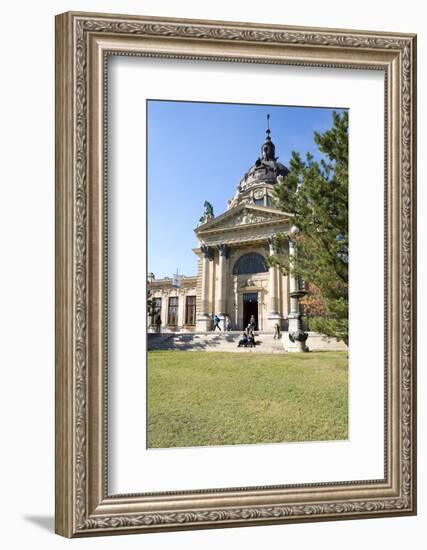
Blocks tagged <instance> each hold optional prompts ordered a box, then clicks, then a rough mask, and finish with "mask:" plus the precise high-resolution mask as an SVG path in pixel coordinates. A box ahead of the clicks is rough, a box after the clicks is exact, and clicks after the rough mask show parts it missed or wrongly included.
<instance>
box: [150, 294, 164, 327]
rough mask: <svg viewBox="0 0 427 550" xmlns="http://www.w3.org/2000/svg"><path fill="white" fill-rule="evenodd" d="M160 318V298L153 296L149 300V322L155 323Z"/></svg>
mask: <svg viewBox="0 0 427 550" xmlns="http://www.w3.org/2000/svg"><path fill="white" fill-rule="evenodd" d="M161 319H162V299H161V298H153V299H152V301H151V324H152V325H157V324H158V320H160V321H161Z"/></svg>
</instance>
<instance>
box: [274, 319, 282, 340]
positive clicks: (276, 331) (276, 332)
mask: <svg viewBox="0 0 427 550" xmlns="http://www.w3.org/2000/svg"><path fill="white" fill-rule="evenodd" d="M281 337H282V335H281V334H280V326H279V323H276V324H275V325H274V336H273V340H279V339H280V338H281Z"/></svg>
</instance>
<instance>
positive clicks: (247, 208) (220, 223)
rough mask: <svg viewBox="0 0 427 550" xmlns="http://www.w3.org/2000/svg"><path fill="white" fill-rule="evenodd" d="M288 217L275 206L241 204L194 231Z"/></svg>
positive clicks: (272, 220)
mask: <svg viewBox="0 0 427 550" xmlns="http://www.w3.org/2000/svg"><path fill="white" fill-rule="evenodd" d="M289 219H290V215H289V214H286V213H285V212H280V211H278V210H276V209H275V208H268V207H262V206H253V205H247V204H243V205H239V206H237V207H236V208H231V209H230V210H227V211H226V212H224V214H221V215H220V216H218V217H216V218H213V219H211V220H209V221H208V222H207V223H205V224H203V225H201V226H199V227H198V228H197V229H196V230H195V231H196V234H201V233H204V232H205V231H209V232H211V231H222V230H225V229H231V228H240V227H247V226H253V225H257V224H275V223H278V222H282V223H286V222H287V221H289Z"/></svg>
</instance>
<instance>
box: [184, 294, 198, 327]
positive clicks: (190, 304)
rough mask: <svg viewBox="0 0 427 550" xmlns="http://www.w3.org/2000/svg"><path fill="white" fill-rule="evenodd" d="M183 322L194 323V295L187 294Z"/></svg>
mask: <svg viewBox="0 0 427 550" xmlns="http://www.w3.org/2000/svg"><path fill="white" fill-rule="evenodd" d="M185 324H186V325H195V324H196V297H195V296H187V297H186V300H185Z"/></svg>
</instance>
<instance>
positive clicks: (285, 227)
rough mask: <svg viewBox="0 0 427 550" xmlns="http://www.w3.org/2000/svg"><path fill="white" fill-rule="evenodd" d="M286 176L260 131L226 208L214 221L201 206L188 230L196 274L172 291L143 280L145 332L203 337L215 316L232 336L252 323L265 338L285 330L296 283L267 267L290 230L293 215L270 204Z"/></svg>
mask: <svg viewBox="0 0 427 550" xmlns="http://www.w3.org/2000/svg"><path fill="white" fill-rule="evenodd" d="M287 173H288V169H287V168H286V166H284V165H283V164H281V163H280V162H278V160H277V157H276V156H275V145H274V143H273V142H272V140H271V137H270V130H269V129H267V132H266V138H265V141H264V143H263V144H262V146H261V156H260V157H259V158H258V159H257V160H256V162H255V164H254V165H253V166H251V167H250V169H249V170H248V171H247V172H246V174H245V175H244V176H243V178H242V179H241V181H240V182H239V183H238V185H237V188H236V191H235V193H234V196H233V197H232V198H231V199H230V200H229V201H228V205H227V209H226V210H225V211H224V212H223V213H222V214H221V215H218V216H216V217H215V216H214V213H213V209H212V207H211V205H210V204H209V203H205V212H204V215H203V216H202V218H201V219H200V222H199V225H198V226H197V227H196V229H195V234H196V237H197V240H198V242H199V246H198V247H197V248H195V249H194V253H195V254H196V255H197V257H198V271H197V274H196V275H195V276H192V277H182V278H181V280H180V282H179V284H174V281H173V280H172V279H169V278H164V279H159V280H156V279H155V278H154V275H152V274H150V276H149V281H148V291H149V296H150V301H151V308H150V311H149V319H148V324H149V331H151V332H153V331H156V330H157V331H160V330H161V331H166V332H169V331H170V332H190V331H192V332H206V331H209V330H211V329H212V319H213V316H214V315H218V317H219V318H220V319H221V320H222V322H224V321H225V319H226V318H227V319H229V321H230V322H231V329H232V330H242V329H243V328H245V327H246V326H247V325H248V323H249V320H250V318H251V316H253V317H254V318H255V323H256V329H257V330H260V331H270V330H272V329H273V327H274V325H275V324H276V323H278V324H279V326H280V327H281V329H282V330H287V329H288V324H291V323H292V318H293V315H294V314H295V313H297V308H298V301H297V299H296V298H295V296H294V294H293V293H295V290H297V289H296V281H294V280H293V278H292V277H288V276H285V275H283V274H281V273H280V271H279V269H278V268H277V267H275V266H270V267H269V266H268V264H267V262H266V259H267V257H268V256H269V255H271V254H273V253H274V250H273V237H274V235H276V234H277V233H282V234H287V233H288V232H289V231H290V228H291V226H292V216H291V215H287V214H286V213H284V212H282V211H280V210H278V209H277V208H276V207H275V205H274V199H273V191H274V186H275V185H276V184H277V182H278V181H280V180H281V179H282V178H284V177H285V176H286V175H287ZM289 253H292V250H289V249H287V250H282V251H281V254H283V255H286V254H289ZM222 326H224V325H222Z"/></svg>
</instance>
